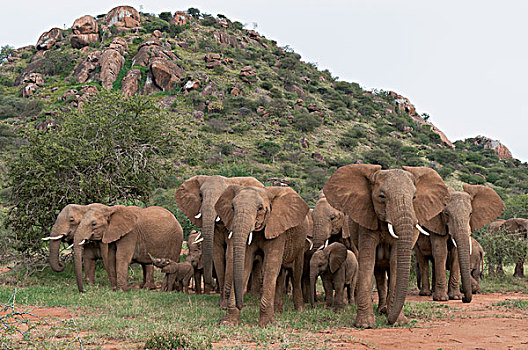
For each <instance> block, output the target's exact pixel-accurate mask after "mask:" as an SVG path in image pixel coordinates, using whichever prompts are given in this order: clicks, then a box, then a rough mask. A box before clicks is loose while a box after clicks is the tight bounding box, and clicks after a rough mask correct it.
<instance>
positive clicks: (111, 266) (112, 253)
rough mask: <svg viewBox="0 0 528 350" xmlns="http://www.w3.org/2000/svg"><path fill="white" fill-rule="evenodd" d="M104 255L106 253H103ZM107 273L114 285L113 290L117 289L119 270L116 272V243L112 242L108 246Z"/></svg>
mask: <svg viewBox="0 0 528 350" xmlns="http://www.w3.org/2000/svg"><path fill="white" fill-rule="evenodd" d="M103 256H104V255H103ZM105 265H106V273H107V274H108V279H109V280H110V284H111V285H112V289H113V290H117V272H116V245H115V244H111V245H109V246H108V254H107V262H106V263H105Z"/></svg>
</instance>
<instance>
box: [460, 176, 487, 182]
mask: <svg viewBox="0 0 528 350" xmlns="http://www.w3.org/2000/svg"><path fill="white" fill-rule="evenodd" d="M460 180H462V181H464V182H467V183H468V184H471V185H483V184H485V183H486V180H484V178H482V176H479V175H467V174H460Z"/></svg>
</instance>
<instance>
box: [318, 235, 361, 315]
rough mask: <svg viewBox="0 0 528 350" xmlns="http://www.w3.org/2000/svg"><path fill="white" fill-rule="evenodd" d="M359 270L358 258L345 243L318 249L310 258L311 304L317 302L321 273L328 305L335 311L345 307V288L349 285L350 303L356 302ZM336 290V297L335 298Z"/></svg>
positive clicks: (348, 296) (335, 243) (336, 243)
mask: <svg viewBox="0 0 528 350" xmlns="http://www.w3.org/2000/svg"><path fill="white" fill-rule="evenodd" d="M357 272H358V262H357V258H356V256H355V255H354V253H352V252H351V251H350V250H348V249H347V248H346V247H345V245H344V244H342V243H338V242H334V243H332V244H329V245H328V246H327V247H326V248H323V249H318V250H317V251H316V252H315V253H314V254H313V255H312V259H311V260H310V285H311V288H310V290H311V291H312V294H311V295H310V304H311V305H312V307H313V306H314V302H315V283H316V281H317V277H318V276H319V275H321V279H322V280H323V287H324V290H325V298H326V306H327V307H328V308H331V307H334V311H336V312H337V311H341V310H342V309H343V299H344V290H345V286H347V289H348V293H347V299H348V303H349V304H353V303H354V297H353V295H354V289H355V287H356V280H357ZM334 291H335V299H334Z"/></svg>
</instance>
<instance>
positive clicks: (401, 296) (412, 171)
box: [323, 164, 449, 328]
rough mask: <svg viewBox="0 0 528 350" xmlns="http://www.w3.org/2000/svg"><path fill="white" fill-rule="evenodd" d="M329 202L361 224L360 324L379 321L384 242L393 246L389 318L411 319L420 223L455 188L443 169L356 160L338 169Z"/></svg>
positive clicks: (330, 186)
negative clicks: (376, 299)
mask: <svg viewBox="0 0 528 350" xmlns="http://www.w3.org/2000/svg"><path fill="white" fill-rule="evenodd" d="M323 192H324V194H325V196H326V198H327V200H328V203H330V205H331V206H332V207H334V208H336V209H337V210H340V211H342V212H344V213H345V214H346V215H348V216H349V217H350V219H351V220H352V221H354V222H355V223H357V224H358V230H359V232H358V247H357V249H358V252H359V256H358V261H359V277H358V293H357V298H356V302H357V305H358V306H357V314H356V320H355V322H354V324H355V326H356V327H360V328H371V327H373V326H374V325H375V318H374V311H373V309H372V299H371V291H372V275H373V274H374V266H375V263H376V250H377V247H378V245H380V244H382V245H383V244H386V245H388V246H389V247H390V250H389V252H390V279H389V295H388V301H387V306H388V308H387V323H388V324H395V323H399V324H401V323H406V322H407V319H406V317H405V316H404V315H403V312H402V309H403V304H404V302H405V297H406V295H407V289H408V283H409V269H410V265H411V251H412V247H413V244H414V243H415V242H416V239H418V235H419V231H418V229H417V228H418V227H420V226H419V224H423V223H425V222H427V221H428V220H430V219H431V218H433V217H434V216H436V215H438V213H440V212H441V211H442V210H443V209H444V207H445V206H446V204H447V202H448V200H449V192H448V189H447V186H446V185H445V184H444V182H443V180H442V178H441V177H440V175H438V173H437V172H436V171H435V170H433V169H430V168H425V167H403V169H389V170H381V166H380V165H370V164H351V165H345V166H343V167H341V168H339V169H337V170H336V172H335V173H334V174H332V176H331V177H330V179H329V180H328V182H327V183H326V184H325V186H324V187H323ZM420 229H421V227H420Z"/></svg>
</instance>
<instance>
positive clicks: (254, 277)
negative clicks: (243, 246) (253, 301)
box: [248, 258, 262, 298]
mask: <svg viewBox="0 0 528 350" xmlns="http://www.w3.org/2000/svg"><path fill="white" fill-rule="evenodd" d="M250 281H251V283H249V281H248V286H249V293H250V294H251V295H252V296H253V297H254V298H260V297H261V293H262V260H261V259H259V258H257V259H255V261H254V262H253V268H252V270H251V277H250Z"/></svg>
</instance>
